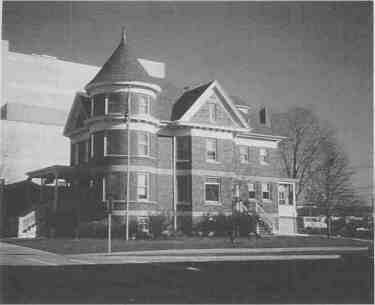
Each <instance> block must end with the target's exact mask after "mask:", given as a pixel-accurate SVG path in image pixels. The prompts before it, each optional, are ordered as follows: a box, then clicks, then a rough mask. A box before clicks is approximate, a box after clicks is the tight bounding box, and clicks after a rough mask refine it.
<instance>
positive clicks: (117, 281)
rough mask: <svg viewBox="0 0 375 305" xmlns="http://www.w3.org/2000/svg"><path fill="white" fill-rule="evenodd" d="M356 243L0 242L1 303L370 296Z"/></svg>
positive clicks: (358, 299) (369, 277) (368, 271)
mask: <svg viewBox="0 0 375 305" xmlns="http://www.w3.org/2000/svg"><path fill="white" fill-rule="evenodd" d="M365 250H366V247H363V249H361V248H358V247H355V248H353V247H328V248H325V249H324V251H323V248H318V247H309V248H304V249H301V248H287V249H286V248H273V249H199V250H193V249H189V250H158V251H134V252H115V253H112V254H110V255H109V254H107V253H91V254H78V255H77V254H76V255H57V254H53V253H49V252H45V251H40V250H34V249H30V248H26V247H20V246H15V245H11V244H7V243H0V253H1V265H0V275H1V278H0V282H1V283H2V287H1V292H2V298H3V299H2V300H0V301H3V302H5V303H189V302H190V303H372V301H373V289H372V287H373V261H372V260H371V259H369V257H368V252H367V251H365Z"/></svg>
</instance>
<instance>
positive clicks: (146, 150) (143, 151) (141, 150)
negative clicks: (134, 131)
mask: <svg viewBox="0 0 375 305" xmlns="http://www.w3.org/2000/svg"><path fill="white" fill-rule="evenodd" d="M149 154H150V135H149V134H148V133H147V132H144V131H140V132H139V133H138V155H141V156H149Z"/></svg>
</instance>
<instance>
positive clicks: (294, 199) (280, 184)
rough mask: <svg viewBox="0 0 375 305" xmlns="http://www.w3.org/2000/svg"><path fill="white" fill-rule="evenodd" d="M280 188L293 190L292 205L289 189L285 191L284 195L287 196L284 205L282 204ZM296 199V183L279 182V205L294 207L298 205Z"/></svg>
mask: <svg viewBox="0 0 375 305" xmlns="http://www.w3.org/2000/svg"><path fill="white" fill-rule="evenodd" d="M280 186H288V187H290V188H292V194H293V195H292V198H293V199H292V200H293V203H292V204H290V203H289V190H288V189H284V192H283V195H284V196H285V197H284V199H283V200H284V203H280V201H281V199H280V194H281V192H280V189H279V188H280ZM295 201H296V198H295V192H294V183H287V182H279V183H278V186H277V203H278V205H281V206H294V205H295V204H296V203H295Z"/></svg>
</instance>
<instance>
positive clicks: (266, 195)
mask: <svg viewBox="0 0 375 305" xmlns="http://www.w3.org/2000/svg"><path fill="white" fill-rule="evenodd" d="M270 189H271V186H270V184H269V183H262V198H263V199H265V200H270V199H271V197H270Z"/></svg>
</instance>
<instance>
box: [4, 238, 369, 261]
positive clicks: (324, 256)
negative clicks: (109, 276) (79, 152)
mask: <svg viewBox="0 0 375 305" xmlns="http://www.w3.org/2000/svg"><path fill="white" fill-rule="evenodd" d="M366 251H367V247H304V248H301V247H299V248H272V249H270V248H267V249H242V248H234V249H184V250H177V249H171V250H154V251H129V252H113V253H111V254H108V253H90V254H72V255H59V254H54V253H51V252H46V251H41V250H36V249H32V248H27V247H22V246H18V245H13V244H9V243H3V242H0V257H1V260H0V264H1V265H8V266H17V265H31V266H43V265H46V266H58V265H87V264H134V263H160V262H165V263H167V262H218V261H231V262H234V261H272V260H277V261H280V260H334V259H340V257H341V255H342V254H348V253H366Z"/></svg>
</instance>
